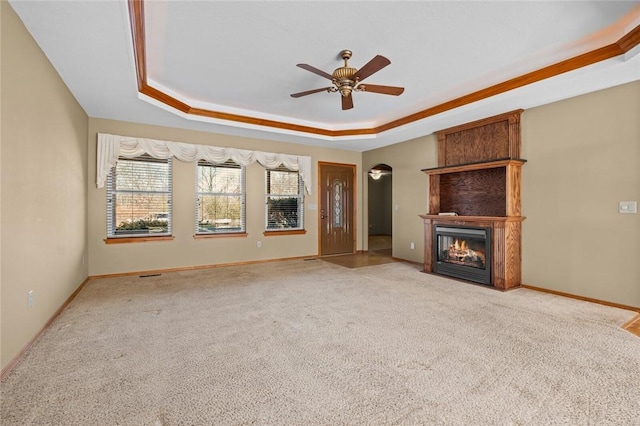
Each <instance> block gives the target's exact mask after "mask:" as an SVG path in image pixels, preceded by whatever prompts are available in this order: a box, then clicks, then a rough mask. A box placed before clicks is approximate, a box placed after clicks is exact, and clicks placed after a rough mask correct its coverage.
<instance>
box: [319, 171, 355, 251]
mask: <svg viewBox="0 0 640 426" xmlns="http://www.w3.org/2000/svg"><path fill="white" fill-rule="evenodd" d="M318 168H319V173H318V174H319V175H320V188H319V192H318V194H319V196H320V198H321V200H320V215H319V216H318V217H319V220H320V225H319V226H320V255H321V256H326V255H330V254H342V253H354V252H355V242H356V233H355V227H354V222H355V208H356V205H355V200H356V197H355V174H356V166H355V165H350V164H335V163H318Z"/></svg>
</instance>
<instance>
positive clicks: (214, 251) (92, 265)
mask: <svg viewBox="0 0 640 426" xmlns="http://www.w3.org/2000/svg"><path fill="white" fill-rule="evenodd" d="M97 133H112V134H118V135H124V136H136V137H146V138H152V139H161V140H168V141H177V142H185V143H195V144H203V145H213V146H220V147H234V148H241V149H249V150H258V151H266V152H279V153H286V154H294V155H307V156H311V160H312V164H313V176H314V182H313V191H312V193H311V194H310V195H307V196H306V197H305V219H304V221H305V229H306V231H307V233H306V234H305V235H283V236H269V237H265V236H264V235H263V232H264V227H265V225H264V217H265V213H264V188H265V183H264V182H265V181H264V168H262V167H261V166H260V165H258V164H254V165H252V166H249V167H248V168H247V201H246V202H247V205H246V209H247V210H246V212H247V227H246V229H247V233H248V234H249V236H248V237H246V238H238V237H233V238H209V239H198V240H195V239H194V238H193V235H194V199H195V167H196V166H195V163H184V162H180V161H177V160H175V161H174V163H173V164H174V167H173V170H174V172H173V177H174V180H173V197H174V201H173V218H174V222H173V234H174V236H175V238H174V239H173V240H172V241H162V242H145V243H132V244H109V245H107V244H105V243H104V239H105V238H106V229H107V224H106V220H107V219H106V189H105V188H101V189H98V188H97V187H96V182H95V176H96V144H97V142H96V140H97V136H96V135H97ZM328 145H329V143H328ZM361 157H362V155H361V154H360V153H358V152H351V151H344V150H336V149H330V148H317V147H309V146H305V145H299V144H288V143H281V142H270V141H265V140H257V139H249V138H241V137H234V136H224V135H216V134H211V133H205V132H198V131H189V130H180V129H175V128H167V127H160V126H150V125H143V124H135V123H128V122H120V121H111V120H101V119H90V120H89V151H88V157H87V158H88V166H89V179H88V191H89V198H88V201H89V275H92V276H94V275H105V274H115V273H125V272H139V271H149V270H158V269H171V268H183V267H191V266H200V265H215V264H225V263H234V262H245V261H257V260H267V259H281V258H289V257H298V256H314V255H317V254H318V248H319V247H318V215H317V213H318V211H317V210H310V207H312V206H313V205H316V206H317V205H318V195H317V193H318V190H317V185H318V182H317V167H318V161H322V162H335V163H345V164H355V165H356V170H357V172H359V171H360V170H361ZM356 185H357V206H358V208H357V212H356V213H357V219H356V220H357V223H356V231H357V236H356V237H357V249H358V250H360V249H362V235H363V234H362V229H363V228H362V216H363V214H362V209H361V208H360V206H361V205H362V181H361V180H358V181H357V183H356ZM258 241H261V242H262V247H261V248H257V247H256V245H257V244H256V243H257V242H258Z"/></svg>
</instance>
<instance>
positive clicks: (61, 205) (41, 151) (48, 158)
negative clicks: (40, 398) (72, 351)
mask: <svg viewBox="0 0 640 426" xmlns="http://www.w3.org/2000/svg"><path fill="white" fill-rule="evenodd" d="M0 3H1V4H0V7H1V8H2V9H1V10H2V16H1V19H2V26H1V32H2V38H1V43H2V46H1V51H2V74H1V85H0V87H1V90H2V101H1V102H2V107H1V108H2V121H1V123H2V131H1V133H2V146H1V150H2V154H1V178H2V179H1V181H2V183H1V191H2V207H1V211H2V212H1V216H0V217H1V221H2V223H1V229H2V235H1V244H0V245H1V251H2V260H1V265H2V266H1V280H2V281H1V292H2V294H1V296H2V302H1V305H2V337H1V339H0V340H1V342H2V353H1V359H2V367H3V368H4V367H5V366H6V365H7V363H9V362H10V361H11V359H13V357H15V356H16V355H17V354H18V353H19V352H20V351H21V349H22V348H23V347H24V345H25V344H27V343H28V342H29V341H30V340H31V339H32V338H33V337H34V336H35V335H36V334H37V333H38V332H39V331H40V330H41V329H42V327H43V326H44V325H45V324H46V322H47V321H48V320H49V319H50V318H51V317H52V315H53V314H54V313H55V311H56V310H57V309H58V308H59V307H60V306H61V305H62V304H63V303H64V301H65V300H66V299H67V298H68V297H69V296H70V295H71V294H72V293H73V291H74V290H75V289H76V288H77V287H78V286H79V285H80V284H81V283H82V282H83V281H84V279H85V278H86V277H87V264H86V254H87V252H86V243H87V234H86V214H87V213H86V208H87V200H86V180H87V167H86V156H87V147H86V146H87V145H86V140H87V136H86V135H87V116H86V114H85V113H84V111H83V110H82V109H81V108H80V106H79V105H78V103H77V102H76V101H75V99H74V98H73V96H72V95H71V93H70V92H69V90H68V89H67V87H66V86H65V85H64V83H63V82H62V80H61V79H60V77H59V76H58V74H57V73H56V71H55V70H54V69H53V67H52V66H51V64H50V63H49V61H48V60H47V58H46V57H45V55H44V54H43V53H42V51H41V50H40V49H39V48H38V46H37V45H36V43H35V42H34V41H33V39H32V38H31V36H30V35H29V33H28V32H27V30H26V29H25V28H24V26H23V24H22V22H21V21H20V20H19V18H18V17H17V16H16V14H15V13H14V11H13V9H12V8H11V6H10V5H9V4H8V3H7V2H5V1H2V2H0ZM83 257H84V258H85V264H84V265H83ZM29 290H33V292H34V304H33V307H31V308H27V293H28V292H29Z"/></svg>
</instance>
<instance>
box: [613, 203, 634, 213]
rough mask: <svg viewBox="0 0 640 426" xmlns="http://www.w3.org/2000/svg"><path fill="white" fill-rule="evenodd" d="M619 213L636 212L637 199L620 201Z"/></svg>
mask: <svg viewBox="0 0 640 426" xmlns="http://www.w3.org/2000/svg"><path fill="white" fill-rule="evenodd" d="M618 212H619V213H638V202H637V201H620V207H619V208H618Z"/></svg>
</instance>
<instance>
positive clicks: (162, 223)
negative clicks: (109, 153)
mask: <svg viewBox="0 0 640 426" xmlns="http://www.w3.org/2000/svg"><path fill="white" fill-rule="evenodd" d="M171 169H172V167H171V159H157V158H153V157H151V156H147V155H142V156H140V157H135V158H119V159H118V162H117V163H116V166H115V167H113V168H112V169H111V172H110V173H109V175H108V176H107V237H108V238H117V237H136V236H155V235H158V236H159V235H171V232H172V213H171V212H172V209H171V204H172V186H173V183H172V170H171Z"/></svg>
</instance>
